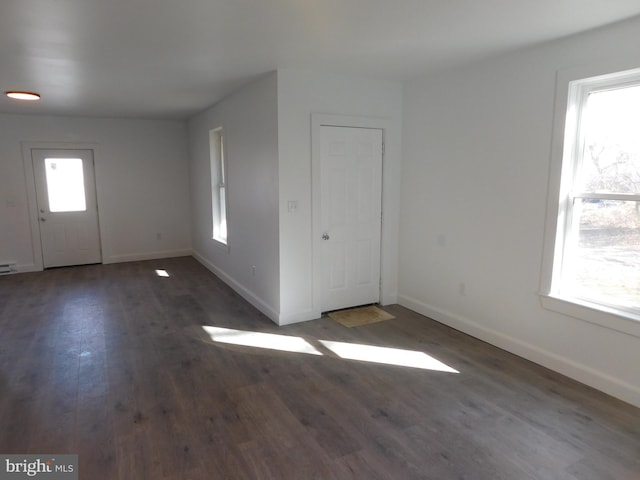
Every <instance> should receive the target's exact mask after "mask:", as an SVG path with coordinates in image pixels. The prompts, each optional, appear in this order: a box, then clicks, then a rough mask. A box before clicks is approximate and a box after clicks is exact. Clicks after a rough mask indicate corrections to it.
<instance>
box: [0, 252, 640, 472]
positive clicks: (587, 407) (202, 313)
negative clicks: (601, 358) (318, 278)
mask: <svg viewBox="0 0 640 480" xmlns="http://www.w3.org/2000/svg"><path fill="white" fill-rule="evenodd" d="M157 269H162V270H165V271H166V272H167V273H168V274H169V277H159V276H158V275H156V270H157ZM385 309H386V310H388V311H389V312H390V313H391V314H393V315H394V316H395V317H396V318H395V319H393V320H387V321H384V322H379V323H376V324H371V325H367V326H364V327H358V328H352V329H348V328H345V327H343V326H341V325H339V324H338V323H336V322H334V321H333V320H331V319H328V318H326V317H323V318H321V319H318V320H315V321H312V322H306V323H303V324H296V325H290V326H287V327H277V326H275V325H274V324H273V323H272V322H271V321H270V320H268V319H267V318H266V317H265V316H264V315H263V314H261V313H260V312H258V311H257V310H255V309H254V308H253V307H252V306H251V305H249V304H248V303H247V302H245V301H244V300H243V299H242V298H240V297H239V296H238V295H237V294H236V293H234V292H233V291H232V290H231V289H230V288H229V287H227V286H226V285H225V284H224V283H223V282H222V281H221V280H220V279H218V278H217V277H215V276H214V275H212V274H211V273H210V272H209V271H208V270H206V269H205V268H203V267H202V266H201V265H200V264H199V263H197V262H196V261H195V260H194V259H192V258H173V259H171V258H170V259H162V260H152V261H145V262H131V263H123V264H113V265H92V266H85V267H75V268H59V269H52V270H47V271H45V272H41V273H28V274H20V275H10V276H3V277H0V453H77V454H79V458H80V478H82V479H89V480H102V479H105V480H114V479H119V480H131V479H136V480H146V479H149V480H157V479H176V480H182V479H185V480H186V479H192V480H199V479H202V480H208V479H211V478H216V479H234V480H235V479H278V480H282V479H285V480H287V479H293V480H298V479H305V480H306V479H322V480H330V479H337V480H343V479H350V480H351V479H367V480H369V479H394V480H395V479H403V480H404V479H433V480H448V479H461V478H468V479H474V480H484V479H487V480H496V479H505V480H514V479H516V480H533V479H539V480H549V479H567V480H578V479H581V480H606V479H616V480H619V479H623V480H626V479H629V480H630V479H634V480H635V479H636V478H640V474H639V472H640V410H639V409H637V408H635V407H632V406H630V405H628V404H625V403H624V402H621V401H619V400H616V399H613V398H611V397H609V396H607V395H605V394H603V393H601V392H597V391H595V390H593V389H591V388H589V387H586V386H584V385H581V384H580V383H578V382H575V381H573V380H571V379H568V378H566V377H563V376H561V375H558V374H556V373H554V372H551V371H549V370H547V369H545V368H542V367H540V366H538V365H535V364H533V363H531V362H528V361H526V360H523V359H521V358H518V357H516V356H514V355H511V354H509V353H507V352H504V351H502V350H499V349H497V348H495V347H492V346H490V345H488V344H486V343H484V342H481V341H479V340H476V339H474V338H472V337H469V336H467V335H464V334H462V333H461V332H458V331H455V330H452V329H450V328H448V327H446V326H444V325H442V324H439V323H437V322H434V321H433V320H430V319H428V318H425V317H423V316H421V315H419V314H417V313H415V312H411V311H409V310H407V309H404V308H402V307H400V306H389V307H385ZM204 326H217V327H223V328H227V329H233V330H238V331H240V332H261V333H270V334H277V335H283V336H290V337H298V338H299V339H302V340H304V341H306V342H307V343H308V344H309V345H311V346H313V347H314V348H316V349H317V350H318V351H319V352H320V353H321V355H308V354H304V353H295V352H284V351H280V350H278V349H277V348H274V347H273V345H263V347H262V348H261V347H256V346H246V345H232V344H227V343H221V342H219V341H217V340H216V339H212V338H211V337H210V336H209V334H208V333H207V332H206V331H205V330H204V329H203V327H204ZM230 334H231V335H233V333H230ZM321 340H325V341H327V340H328V341H334V342H343V343H347V344H353V345H358V346H361V347H366V346H381V347H388V348H396V349H402V350H407V351H411V352H418V353H420V354H426V355H429V356H432V357H434V358H436V359H437V360H439V361H441V362H443V363H445V364H446V365H448V366H449V367H451V368H453V369H455V370H457V371H458V372H459V373H449V372H443V371H431V370H425V369H418V368H411V367H402V366H395V365H388V364H385V363H384V362H385V361H386V356H385V354H382V353H380V352H384V351H378V358H376V362H375V363H372V362H367V361H362V360H349V359H345V358H341V357H340V356H339V355H338V354H336V353H335V352H333V351H331V350H330V349H328V348H327V347H326V346H325V345H324V344H323V343H322V342H321Z"/></svg>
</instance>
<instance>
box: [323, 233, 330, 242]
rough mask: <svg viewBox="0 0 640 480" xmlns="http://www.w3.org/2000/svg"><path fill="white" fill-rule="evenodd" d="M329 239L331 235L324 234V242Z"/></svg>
mask: <svg viewBox="0 0 640 480" xmlns="http://www.w3.org/2000/svg"><path fill="white" fill-rule="evenodd" d="M329 238H330V237H329V234H328V233H327V232H324V233H323V234H322V239H323V240H329Z"/></svg>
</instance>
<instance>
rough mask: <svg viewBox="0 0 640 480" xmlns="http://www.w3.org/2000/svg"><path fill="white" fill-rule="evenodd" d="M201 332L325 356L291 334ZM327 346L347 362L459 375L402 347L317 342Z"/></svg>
mask: <svg viewBox="0 0 640 480" xmlns="http://www.w3.org/2000/svg"><path fill="white" fill-rule="evenodd" d="M202 329H203V330H204V331H205V332H206V333H207V335H209V337H210V338H211V340H213V341H214V342H218V343H228V344H233V345H242V346H245V347H253V348H265V349H269V350H281V351H284V352H294V353H304V354H307V355H323V353H322V352H321V351H320V350H318V349H317V348H315V347H314V346H313V345H312V344H311V343H309V342H308V341H307V340H305V339H304V338H302V337H294V336H291V335H277V334H273V333H261V332H251V331H246V330H235V329H233V328H222V327H209V326H203V327H202ZM311 341H317V342H319V343H320V344H321V345H322V346H323V347H325V348H326V349H327V350H328V352H326V354H327V355H329V356H332V354H333V355H335V356H337V357H339V358H343V359H345V360H359V361H363V362H372V363H380V364H385V365H396V366H400V367H411V368H419V369H422V370H434V371H438V372H448V373H460V372H459V371H458V370H455V369H454V368H451V367H450V366H449V365H446V364H444V363H442V362H441V361H440V360H437V359H436V358H434V357H432V356H431V355H427V354H426V353H424V352H419V351H414V350H403V349H400V348H390V347H377V346H373V345H362V344H358V343H345V342H333V341H329V340H315V339H312V340H311Z"/></svg>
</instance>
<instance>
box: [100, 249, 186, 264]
mask: <svg viewBox="0 0 640 480" xmlns="http://www.w3.org/2000/svg"><path fill="white" fill-rule="evenodd" d="M191 254H192V251H191V250H186V249H181V250H161V251H157V252H145V253H128V254H125V255H111V256H110V257H109V258H105V259H103V262H102V263H105V264H107V263H123V262H138V261H141V260H156V259H159V258H172V257H188V256H190V255H191Z"/></svg>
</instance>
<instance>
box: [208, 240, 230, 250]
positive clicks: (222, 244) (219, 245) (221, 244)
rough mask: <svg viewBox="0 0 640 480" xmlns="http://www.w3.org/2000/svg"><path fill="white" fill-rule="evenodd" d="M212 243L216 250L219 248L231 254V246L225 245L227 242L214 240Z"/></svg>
mask: <svg viewBox="0 0 640 480" xmlns="http://www.w3.org/2000/svg"><path fill="white" fill-rule="evenodd" d="M211 241H212V242H213V244H214V245H215V246H216V248H219V249H220V250H224V251H225V252H227V253H229V244H228V243H225V242H223V241H221V240H218V239H217V238H212V239H211Z"/></svg>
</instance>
